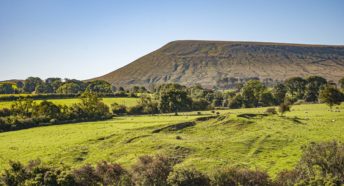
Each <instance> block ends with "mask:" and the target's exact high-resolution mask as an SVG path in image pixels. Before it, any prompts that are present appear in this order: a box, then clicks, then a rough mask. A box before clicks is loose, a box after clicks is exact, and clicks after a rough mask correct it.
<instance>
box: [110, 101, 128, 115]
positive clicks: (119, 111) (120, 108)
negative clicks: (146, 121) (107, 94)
mask: <svg viewBox="0 0 344 186" xmlns="http://www.w3.org/2000/svg"><path fill="white" fill-rule="evenodd" d="M111 110H112V113H113V114H116V115H123V114H126V113H127V112H128V111H127V107H126V106H125V105H119V104H118V103H113V104H111Z"/></svg>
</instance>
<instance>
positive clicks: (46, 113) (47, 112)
mask: <svg viewBox="0 0 344 186" xmlns="http://www.w3.org/2000/svg"><path fill="white" fill-rule="evenodd" d="M36 114H37V115H38V116H43V117H47V118H50V119H58V118H59V117H60V114H61V110H60V107H59V106H57V105H55V104H54V103H52V102H49V101H45V100H44V101H42V102H41V103H40V104H39V105H37V108H36Z"/></svg>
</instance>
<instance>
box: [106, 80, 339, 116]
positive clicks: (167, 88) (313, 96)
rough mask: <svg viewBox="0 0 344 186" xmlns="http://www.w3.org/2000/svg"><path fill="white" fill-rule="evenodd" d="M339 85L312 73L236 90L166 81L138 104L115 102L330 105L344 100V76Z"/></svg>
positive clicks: (181, 107)
mask: <svg viewBox="0 0 344 186" xmlns="http://www.w3.org/2000/svg"><path fill="white" fill-rule="evenodd" d="M339 87H340V88H337V85H336V84H335V83H333V82H328V81H327V80H326V79H325V78H322V77H319V76H311V77H308V78H306V79H303V78H301V77H294V78H290V79H287V80H286V81H284V82H282V83H278V84H276V85H275V86H274V87H272V88H268V87H266V86H265V85H264V84H263V83H262V82H260V81H258V80H248V81H247V82H246V83H245V84H242V85H241V86H238V87H237V88H236V89H234V90H233V89H232V90H227V91H217V90H209V89H204V88H202V86H200V85H195V86H192V87H186V86H183V85H179V84H163V85H160V86H158V87H156V88H155V89H154V90H153V91H152V92H151V94H146V95H145V94H143V95H142V96H141V100H140V102H139V104H138V105H136V106H135V107H131V108H127V107H126V106H125V105H118V104H114V105H112V111H113V113H115V114H118V115H123V114H157V113H173V112H174V113H176V114H177V113H178V112H183V111H195V110H209V109H214V108H217V107H222V108H231V109H236V108H253V107H268V106H280V108H281V109H282V110H286V109H287V108H288V105H291V104H294V103H302V102H308V103H318V102H321V103H326V104H328V105H329V106H330V107H332V106H333V105H336V104H340V103H341V102H342V101H344V94H343V91H344V78H342V79H341V80H340V81H339Z"/></svg>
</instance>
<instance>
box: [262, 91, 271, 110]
mask: <svg viewBox="0 0 344 186" xmlns="http://www.w3.org/2000/svg"><path fill="white" fill-rule="evenodd" d="M274 104H275V99H274V97H273V95H272V93H271V92H267V91H266V92H262V93H261V94H260V97H259V105H260V106H263V107H267V106H271V105H274Z"/></svg>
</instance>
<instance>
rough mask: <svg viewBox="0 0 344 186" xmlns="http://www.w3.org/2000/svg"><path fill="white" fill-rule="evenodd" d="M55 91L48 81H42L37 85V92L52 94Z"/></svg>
mask: <svg viewBox="0 0 344 186" xmlns="http://www.w3.org/2000/svg"><path fill="white" fill-rule="evenodd" d="M53 92H54V89H53V87H52V86H51V85H50V84H47V83H41V84H39V85H37V86H36V88H35V94H50V93H53Z"/></svg>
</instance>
